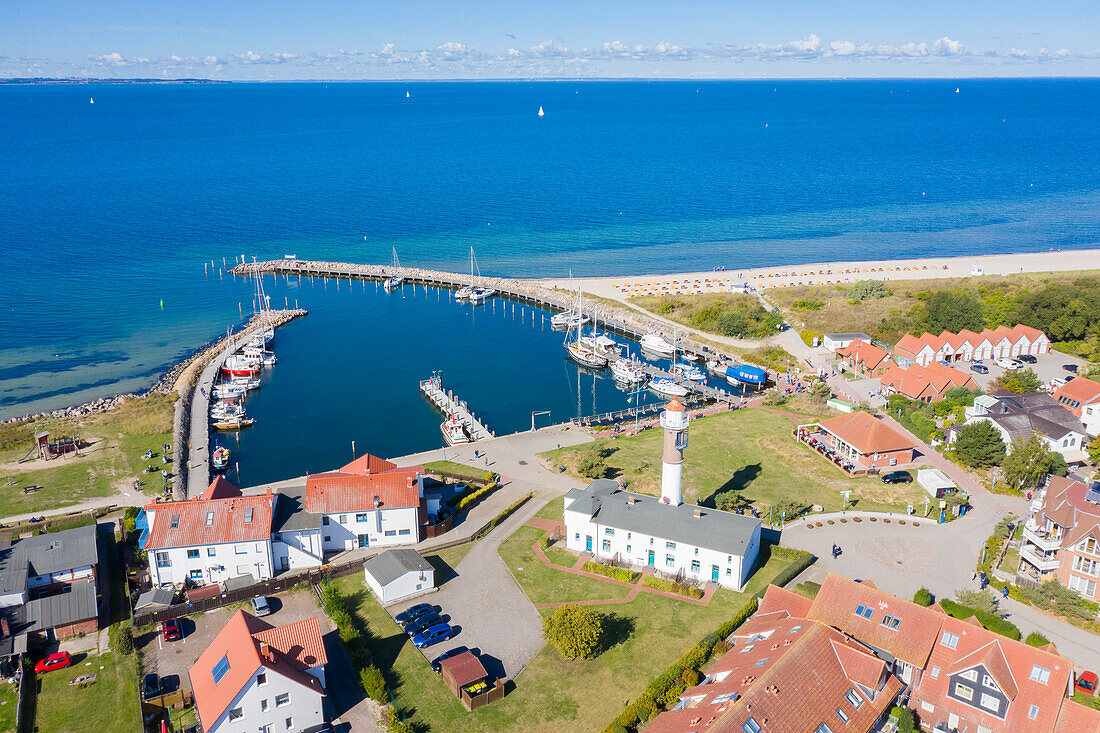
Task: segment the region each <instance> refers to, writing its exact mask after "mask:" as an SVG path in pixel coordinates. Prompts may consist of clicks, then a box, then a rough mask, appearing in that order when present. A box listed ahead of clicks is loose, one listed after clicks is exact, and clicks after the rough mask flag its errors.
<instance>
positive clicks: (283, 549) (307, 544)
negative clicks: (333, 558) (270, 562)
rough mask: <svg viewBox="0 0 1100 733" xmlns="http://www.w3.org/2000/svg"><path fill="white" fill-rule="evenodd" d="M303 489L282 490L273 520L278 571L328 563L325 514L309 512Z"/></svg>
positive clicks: (276, 498)
mask: <svg viewBox="0 0 1100 733" xmlns="http://www.w3.org/2000/svg"><path fill="white" fill-rule="evenodd" d="M304 494H305V492H304V490H303V488H302V487H300V486H298V487H289V488H283V489H280V491H279V493H278V494H276V497H275V514H274V516H273V517H272V519H271V553H272V557H273V558H274V561H275V571H276V572H284V571H287V570H298V569H300V568H313V567H318V566H320V565H323V564H324V562H325V561H324V556H325V551H324V547H323V544H324V543H323V535H322V534H321V515H320V514H313V513H311V512H307V511H306V510H305V508H304V507H303V506H302V505H303V503H304Z"/></svg>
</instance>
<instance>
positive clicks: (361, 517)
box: [355, 512, 367, 522]
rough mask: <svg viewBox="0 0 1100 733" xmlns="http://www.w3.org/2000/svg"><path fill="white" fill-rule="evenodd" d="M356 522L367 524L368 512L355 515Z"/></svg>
mask: <svg viewBox="0 0 1100 733" xmlns="http://www.w3.org/2000/svg"><path fill="white" fill-rule="evenodd" d="M355 521H356V522H365V521H367V513H366V512H360V513H359V514H356V515H355Z"/></svg>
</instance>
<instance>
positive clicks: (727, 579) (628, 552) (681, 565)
mask: <svg viewBox="0 0 1100 733" xmlns="http://www.w3.org/2000/svg"><path fill="white" fill-rule="evenodd" d="M566 502H567V503H566V506H565V526H566V530H567V531H566V547H568V548H569V549H570V550H573V551H575V552H590V553H592V554H593V555H594V556H595V557H597V558H606V559H614V558H616V557H617V558H618V559H619V560H621V561H623V562H627V563H630V564H631V565H638V566H641V567H647V566H652V567H653V568H654V569H655V570H658V571H660V572H663V573H670V574H676V573H681V572H682V573H683V575H684V576H685V577H687V578H690V579H692V580H695V581H698V582H700V583H708V582H714V583H718V584H719V585H721V586H722V587H724V588H731V589H733V590H736V591H740V590H741V589H742V588H743V587H744V585H745V583H747V582H748V580H749V577H750V576H751V575H752V571H753V566H754V565H755V563H756V556H757V553H758V552H759V550H760V525H757V527H756V530H755V531H754V532H753V536H752V540H751V541H750V542H749V544H748V547H747V548H746V550H745V553H744V555H743V556H742V555H731V554H728V553H725V552H719V551H717V550H711V549H708V548H706V547H699V546H697V545H692V544H690V543H687V542H676V541H672V540H669V539H666V538H664V537H659V536H656V535H646V534H642V533H639V532H628V531H626V530H623V529H620V528H617V527H609V526H605V525H602V524H599V523H598V522H593V521H591V518H590V517H589V516H587V515H585V514H583V513H579V512H575V511H569V504H570V503H571V502H570V500H569V499H568V498H567V499H566ZM670 509H671V507H670Z"/></svg>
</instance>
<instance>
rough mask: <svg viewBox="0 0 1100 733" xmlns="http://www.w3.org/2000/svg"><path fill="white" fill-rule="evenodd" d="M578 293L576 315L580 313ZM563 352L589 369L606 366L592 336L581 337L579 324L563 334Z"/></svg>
mask: <svg viewBox="0 0 1100 733" xmlns="http://www.w3.org/2000/svg"><path fill="white" fill-rule="evenodd" d="M582 303H583V301H582V299H581V294H580V291H578V292H577V313H581V312H582V311H583V310H584V308H583V306H582ZM565 350H566V353H568V354H569V358H570V359H572V360H573V361H575V362H577V363H578V364H580V365H581V366H582V367H587V368H589V369H602V368H604V367H605V366H607V357H606V356H604V355H603V354H601V353H600V351H599V350H598V349H597V348H596V346H595V337H594V336H583V335H581V324H579V323H577V324H575V325H570V327H569V330H568V331H567V332H566V334H565Z"/></svg>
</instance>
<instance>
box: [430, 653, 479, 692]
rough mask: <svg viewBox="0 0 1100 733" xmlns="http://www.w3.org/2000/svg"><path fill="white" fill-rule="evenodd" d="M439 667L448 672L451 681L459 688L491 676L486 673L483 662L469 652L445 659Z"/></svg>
mask: <svg viewBox="0 0 1100 733" xmlns="http://www.w3.org/2000/svg"><path fill="white" fill-rule="evenodd" d="M439 665H440V666H441V667H442V668H443V669H445V670H447V672H448V674H450V676H451V679H453V680H454V683H455V684H456V685H458V686H459V687H463V686H465V685H468V684H470V683H471V682H477V681H478V680H481V679H485V678H486V677H487V676H488V675H489V673H488V672H486V671H485V666H484V665H482V663H481V660H480V659H478V658H477V657H476V656H474V653H473V652H469V651H467V652H462V653H461V654H456V655H455V656H453V657H451V658H450V659H444V660H443V661H442V662H440V663H439Z"/></svg>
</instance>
